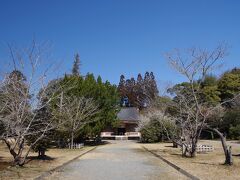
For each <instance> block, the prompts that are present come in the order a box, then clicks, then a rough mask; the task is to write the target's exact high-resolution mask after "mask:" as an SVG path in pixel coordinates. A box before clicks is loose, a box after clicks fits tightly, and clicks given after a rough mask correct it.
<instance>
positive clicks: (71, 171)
mask: <svg viewBox="0 0 240 180" xmlns="http://www.w3.org/2000/svg"><path fill="white" fill-rule="evenodd" d="M48 179H60V180H61V179H64V180H71V179H78V180H143V179H144V180H146V179H148V180H157V179H161V180H162V179H187V178H186V177H185V176H183V175H182V174H180V173H179V172H178V171H176V170H175V169H173V168H172V167H170V166H169V165H167V164H166V163H164V162H163V161H161V160H160V159H158V158H156V157H154V156H152V155H151V154H150V153H148V152H146V151H144V150H143V149H142V148H141V144H138V143H135V142H131V141H111V144H108V145H104V146H100V147H98V148H97V149H96V150H94V151H92V152H90V153H88V154H86V155H84V156H82V157H80V158H79V159H78V160H76V161H75V162H73V163H71V164H69V165H67V166H65V167H64V168H63V169H62V170H61V171H60V172H55V173H54V174H53V175H52V176H51V177H49V178H48Z"/></svg>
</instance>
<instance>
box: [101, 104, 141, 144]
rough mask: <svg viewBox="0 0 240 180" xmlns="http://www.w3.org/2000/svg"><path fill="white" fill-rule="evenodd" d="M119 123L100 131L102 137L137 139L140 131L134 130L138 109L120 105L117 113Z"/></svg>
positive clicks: (138, 116) (137, 119)
mask: <svg viewBox="0 0 240 180" xmlns="http://www.w3.org/2000/svg"><path fill="white" fill-rule="evenodd" d="M117 117H118V119H119V124H118V126H117V127H116V128H106V129H105V130H104V131H103V132H102V133H101V137H102V139H116V140H118V139H121V140H128V139H129V140H131V139H139V138H140V137H141V135H140V133H139V132H138V131H137V130H136V129H137V126H138V121H139V118H140V115H139V110H138V109H137V108H135V107H122V108H121V110H120V112H119V113H118V115H117Z"/></svg>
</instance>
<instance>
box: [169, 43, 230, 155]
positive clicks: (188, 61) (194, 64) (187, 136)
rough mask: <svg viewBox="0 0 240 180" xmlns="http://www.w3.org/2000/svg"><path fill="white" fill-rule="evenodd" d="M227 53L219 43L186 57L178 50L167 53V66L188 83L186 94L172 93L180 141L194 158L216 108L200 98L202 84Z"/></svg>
mask: <svg viewBox="0 0 240 180" xmlns="http://www.w3.org/2000/svg"><path fill="white" fill-rule="evenodd" d="M226 54H227V46H226V45H225V44H220V45H219V46H218V47H217V48H216V49H214V50H213V51H208V50H205V49H198V48H192V49H189V50H187V52H186V53H185V54H183V53H182V52H180V51H179V50H176V51H174V52H173V53H167V54H166V58H167V59H168V61H169V63H170V65H171V66H172V67H173V68H174V69H175V70H177V71H178V72H179V73H180V74H182V75H183V76H184V77H185V78H186V79H187V82H188V87H187V89H186V91H182V90H179V91H175V95H176V97H177V98H178V103H176V109H177V111H178V116H177V121H178V124H179V126H180V128H181V136H182V137H181V138H182V139H183V140H184V143H185V144H186V146H185V147H186V152H189V154H190V156H191V157H194V156H195V155H196V148H197V143H198V140H199V137H200V134H201V132H202V130H203V129H204V128H205V127H206V123H207V119H208V118H209V116H210V114H211V112H212V111H214V109H215V107H212V106H209V105H208V104H207V103H206V102H204V101H202V99H201V98H199V95H200V93H201V83H202V82H203V81H204V79H205V77H206V76H207V75H208V74H209V73H210V72H211V71H212V70H213V69H214V68H216V67H218V66H219V65H221V62H222V60H223V58H224V57H225V56H226Z"/></svg>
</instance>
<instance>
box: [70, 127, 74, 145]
mask: <svg viewBox="0 0 240 180" xmlns="http://www.w3.org/2000/svg"><path fill="white" fill-rule="evenodd" d="M73 139H74V133H73V131H72V133H71V145H70V147H71V149H73Z"/></svg>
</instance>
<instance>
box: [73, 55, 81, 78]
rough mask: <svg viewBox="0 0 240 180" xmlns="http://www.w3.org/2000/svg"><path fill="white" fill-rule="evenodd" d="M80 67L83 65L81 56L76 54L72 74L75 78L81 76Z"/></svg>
mask: <svg viewBox="0 0 240 180" xmlns="http://www.w3.org/2000/svg"><path fill="white" fill-rule="evenodd" d="M80 65H81V63H80V56H79V54H76V55H75V60H74V62H73V68H72V74H73V75H74V76H79V75H80V69H79V68H80Z"/></svg>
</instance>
